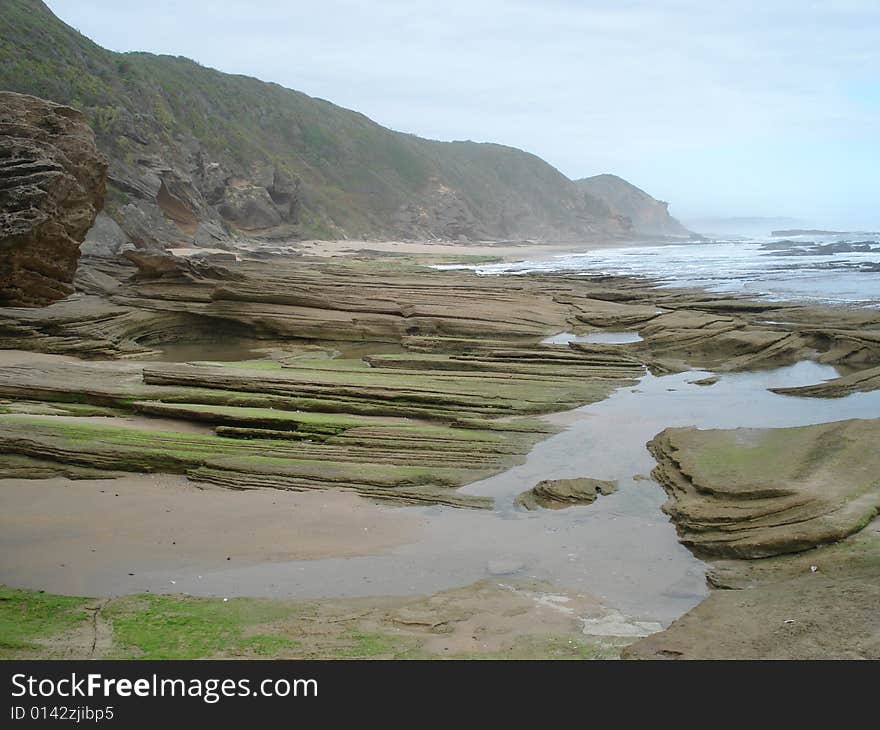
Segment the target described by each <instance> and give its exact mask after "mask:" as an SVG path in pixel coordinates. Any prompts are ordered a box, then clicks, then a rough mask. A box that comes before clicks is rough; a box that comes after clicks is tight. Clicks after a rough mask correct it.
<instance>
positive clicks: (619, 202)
mask: <svg viewBox="0 0 880 730" xmlns="http://www.w3.org/2000/svg"><path fill="white" fill-rule="evenodd" d="M575 184H576V185H577V186H578V188H579V189H580V190H581V191H583V192H584V193H585V194H587V195H590V196H592V197H593V198H596V199H598V200H600V201H601V202H602V203H604V204H605V205H606V206H607V207H608V211H609V213H610V214H612V215H619V216H622V217H624V218H626V219H628V220H629V221H630V222H631V224H632V227H633V230H634V232H635V233H637V234H641V235H648V236H651V235H653V236H657V235H660V236H691V235H693V234H692V233H691V231H689V230H688V229H687V228H685V227H684V226H683V225H682V224H681V223H679V222H678V221H677V220H676V219H675V218H673V217H672V216H671V215H670V214H669V203H666V202H665V201H662V200H657V199H656V198H653V197H651V196H650V195H648V193H646V192H645V191H644V190H642V189H641V188H637V187H636V186H635V185H633V184H632V183H629V182H627V181H626V180H624V179H623V178H621V177H618V176H617V175H610V174H603V175H594V176H593V177H586V178H584V179H582V180H577V181H576V183H575Z"/></svg>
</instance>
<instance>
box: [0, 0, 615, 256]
mask: <svg viewBox="0 0 880 730" xmlns="http://www.w3.org/2000/svg"><path fill="white" fill-rule="evenodd" d="M0 88H5V89H9V90H13V91H18V92H22V93H28V94H33V95H37V96H40V97H43V98H46V99H49V100H52V101H56V102H60V103H64V104H69V105H72V106H74V107H76V108H78V109H80V110H82V111H83V112H85V113H86V115H87V116H88V118H89V120H90V121H91V123H92V125H93V126H94V128H95V132H96V135H97V138H98V143H99V146H100V148H101V149H102V151H103V152H105V153H106V154H107V156H108V157H109V158H110V160H111V169H110V186H109V199H108V205H107V208H108V212H109V214H110V215H111V216H112V218H113V219H114V220H115V221H116V223H118V224H119V226H121V229H122V231H123V233H124V236H125V237H127V239H128V240H130V241H131V242H133V243H134V244H135V245H138V246H145V247H150V246H152V247H168V246H174V245H186V244H192V243H197V244H200V245H211V244H213V245H216V244H223V243H224V242H225V241H228V240H230V239H233V238H235V237H236V236H239V235H242V234H244V235H248V236H254V235H263V236H271V237H273V238H287V239H290V238H295V237H325V238H326V237H345V236H348V237H360V236H363V237H366V236H371V237H390V236H404V237H412V238H416V237H418V238H435V237H439V238H444V239H458V238H466V239H474V238H543V239H581V240H583V239H585V238H586V239H588V238H595V237H597V236H601V237H606V238H607V237H609V236H611V237H613V236H623V235H627V234H629V233H630V231H631V226H630V223H629V221H628V220H627V219H626V218H624V217H622V216H619V215H616V214H615V213H613V212H611V211H609V209H608V207H607V206H605V205H604V204H603V203H602V202H601V201H599V200H597V199H595V198H593V197H592V196H591V195H590V194H589V193H585V192H584V191H582V190H580V189H579V188H578V187H577V186H576V185H575V183H573V182H572V181H571V180H569V179H568V178H567V177H565V176H564V175H563V174H561V173H560V172H559V171H558V170H556V169H554V168H553V167H551V166H550V165H548V164H547V163H546V162H544V161H543V160H541V159H539V158H538V157H535V156H534V155H531V154H528V153H526V152H523V151H521V150H517V149H513V148H510V147H504V146H501V145H496V144H476V143H473V142H435V141H430V140H425V139H421V138H418V137H415V136H413V135H409V134H403V133H400V132H395V131H392V130H389V129H386V128H384V127H382V126H380V125H378V124H376V123H375V122H373V121H371V120H370V119H368V118H367V117H365V116H363V115H362V114H358V113H356V112H353V111H349V110H347V109H343V108H340V107H338V106H335V105H334V104H331V103H330V102H327V101H324V100H322V99H315V98H311V97H309V96H306V95H305V94H302V93H300V92H297V91H291V90H289V89H285V88H282V87H281V86H279V85H277V84H271V83H264V82H262V81H259V80H257V79H253V78H249V77H245V76H238V75H231V74H225V73H220V72H219V71H216V70H213V69H209V68H205V67H203V66H200V65H199V64H197V63H195V62H194V61H191V60H189V59H186V58H182V57H172V56H156V55H152V54H149V53H115V52H112V51H109V50H106V49H104V48H101V47H100V46H98V45H96V44H95V43H93V42H92V41H90V40H89V39H88V38H86V37H85V36H83V35H81V34H80V33H79V32H77V31H76V30H74V29H73V28H70V27H68V26H67V25H65V24H64V23H62V22H61V21H60V20H59V19H58V18H56V17H55V16H54V15H53V14H52V13H51V11H50V10H49V9H48V8H47V7H46V6H45V5H44V4H43V3H42V2H40V0H6V2H4V3H3V5H2V7H0Z"/></svg>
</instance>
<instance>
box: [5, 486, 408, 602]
mask: <svg viewBox="0 0 880 730" xmlns="http://www.w3.org/2000/svg"><path fill="white" fill-rule="evenodd" d="M0 494H2V501H3V510H2V513H0V554H2V568H0V572H2V578H0V582H3V583H7V584H10V585H16V586H20V587H30V588H39V589H43V590H49V591H54V592H59V593H67V594H74V595H119V594H122V593H133V592H140V591H145V590H152V591H161V592H166V593H174V592H180V591H182V590H185V589H184V588H183V586H177V585H176V583H172V582H171V581H172V580H174V576H175V575H177V574H178V573H179V572H180V571H181V569H184V570H192V571H196V573H195V575H194V579H195V580H199V579H198V578H197V577H196V576H197V575H198V574H199V573H198V571H205V572H207V571H211V570H218V569H221V568H230V569H241V568H242V566H255V565H266V564H267V563H272V562H281V561H291V560H318V561H319V560H323V559H328V558H337V559H338V558H344V557H350V556H355V555H363V554H368V553H369V554H376V553H381V552H382V551H385V550H389V549H391V548H394V547H397V546H399V545H401V544H404V543H406V542H411V541H413V540H416V539H418V538H419V535H420V533H421V531H422V521H421V520H420V519H419V517H418V516H416V515H411V514H405V513H404V512H402V511H399V510H394V509H391V508H388V507H381V506H378V505H375V504H373V503H371V502H368V501H367V500H364V499H363V498H361V497H359V496H357V495H355V494H352V493H349V492H342V491H339V490H329V491H325V490H321V491H315V492H283V491H278V490H271V489H258V490H248V491H232V490H227V489H221V488H214V487H206V486H205V485H197V484H195V483H193V482H190V481H188V480H187V479H186V477H183V476H177V475H169V474H162V475H141V474H138V475H130V476H125V477H122V478H117V479H95V480H77V481H72V480H69V479H65V478H55V479H45V480H28V479H3V480H0ZM227 558H229V559H228V560H227ZM132 574H133V575H132ZM205 585H206V586H208V585H209V581H206V583H205ZM192 592H193V593H195V592H197V591H192ZM208 592H209V593H210V592H212V591H211V590H209V591H208ZM233 592H234V593H246V591H233Z"/></svg>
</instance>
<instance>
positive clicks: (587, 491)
mask: <svg viewBox="0 0 880 730" xmlns="http://www.w3.org/2000/svg"><path fill="white" fill-rule="evenodd" d="M616 491H617V482H614V481H607V480H604V479H590V478H589V477H580V478H578V479H545V480H544V481H543V482H538V484H536V485H535V486H534V487H532V488H531V489H529V490H528V491H525V492H523V493H522V494H520V495H519V496H518V497H517V498H516V503H517V504H518V505H519V506H521V507H525V508H526V509H529V510H533V509H538V508H539V507H544V508H546V509H563V508H564V507H572V506H574V505H578V504H592V503H593V502H595V501H596V498H597V497H598V496H599V495H602V494H611V493H612V492H616Z"/></svg>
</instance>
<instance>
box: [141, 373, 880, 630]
mask: <svg viewBox="0 0 880 730" xmlns="http://www.w3.org/2000/svg"><path fill="white" fill-rule="evenodd" d="M706 375H708V373H706V372H703V371H690V372H686V373H680V374H676V375H668V376H663V377H654V376H651V375H646V376H645V377H644V378H643V379H642V380H641V381H640V382H639V383H638V385H636V386H635V387H628V388H623V389H620V390H618V391H617V392H616V393H615V394H613V395H612V396H611V397H609V398H607V399H606V400H604V401H602V402H601V403H596V404H593V405H589V406H584V407H583V408H579V409H576V410H575V411H570V412H568V413H565V414H558V415H556V416H552V417H550V420H554V421H556V422H558V423H560V424H567V428H566V430H565V431H563V432H561V433H559V434H557V435H555V436H552V437H551V438H549V439H547V440H545V441H543V442H541V443H539V444H538V445H537V446H536V447H535V448H534V449H533V450H532V451H531V453H530V454H529V456H528V457H527V460H526V462H525V463H524V464H522V465H521V466H517V467H514V468H513V469H510V470H508V471H506V472H504V473H502V474H499V475H497V476H494V477H491V478H489V479H484V480H482V481H479V482H476V483H474V484H471V485H469V486H467V487H465V488H464V491H466V492H468V493H473V494H484V495H490V496H492V497H494V498H495V499H496V501H497V508H496V510H494V511H491V512H489V511H471V510H463V509H453V508H448V507H406V508H401V509H402V510H405V511H406V512H409V513H412V514H415V515H418V516H420V517H422V518H424V520H425V523H426V525H425V528H424V532H423V537H422V539H420V540H419V541H417V542H415V543H412V544H408V545H403V546H401V547H398V548H395V549H393V550H391V551H389V552H387V553H384V554H381V555H370V556H363V557H354V558H332V559H326V560H312V561H292V562H283V563H263V564H260V565H253V566H249V567H240V568H232V567H231V568H230V569H225V570H219V571H211V572H206V571H203V572H202V574H201V577H200V578H199V577H198V576H196V575H195V572H196V571H193V570H179V571H176V572H175V573H173V574H169V572H168V571H162V572H161V574H160V573H159V572H158V571H157V572H156V573H155V574H150V573H144V572H142V573H140V574H139V576H138V577H139V584H138V585H139V587H140V589H144V588H147V587H152V588H153V590H160V591H161V590H167V586H168V579H169V578H173V579H174V580H175V581H176V590H178V591H185V592H191V593H194V594H199V595H222V596H227V595H265V596H276V597H288V596H290V597H303V598H306V597H334V596H355V595H382V594H398V595H399V594H410V593H429V592H434V591H438V590H442V589H445V588H450V587H454V586H461V585H466V584H468V583H471V582H473V581H475V580H479V579H482V578H486V577H489V576H492V575H496V576H497V575H509V574H516V575H519V576H527V577H535V578H538V579H542V580H547V581H550V582H551V583H553V584H555V585H558V586H560V587H563V588H566V589H569V590H574V591H581V592H584V593H589V594H591V595H594V596H596V597H598V598H600V599H602V601H603V603H605V604H606V605H607V606H609V607H611V608H614V609H617V610H619V611H621V612H623V613H624V614H626V615H627V616H631V617H634V618H638V619H643V620H650V621H660V622H663V623H668V622H670V621H672V620H673V619H675V618H677V617H678V616H680V615H681V614H682V613H684V612H685V611H687V610H688V609H690V608H691V607H692V606H694V605H696V604H697V603H698V602H699V601H700V600H701V599H702V598H703V597H704V596H705V595H706V593H707V589H706V587H705V581H704V571H705V566H704V565H703V563H702V562H701V561H699V560H697V559H696V558H695V557H694V556H693V555H692V554H691V553H690V552H689V551H688V550H687V549H686V548H684V547H683V546H682V545H680V544H679V542H678V540H677V539H676V535H675V530H674V528H673V526H672V524H671V523H670V522H669V520H668V518H667V517H666V515H664V514H663V513H662V511H661V509H660V508H661V505H662V504H663V502H664V501H665V494H664V492H663V490H662V489H661V488H660V486H659V485H657V484H656V483H655V482H653V481H651V480H645V479H636V478H635V477H636V476H638V475H647V474H649V473H650V471H651V469H652V468H653V466H654V460H653V459H652V458H651V456H650V454H649V453H648V451H647V450H646V448H645V443H646V442H647V441H648V440H650V439H651V438H652V437H653V436H654V435H655V434H656V433H658V432H659V431H661V430H663V429H664V428H666V427H667V426H691V425H693V426H698V427H701V428H734V427H738V426H747V427H779V426H795V425H806V424H810V423H820V422H827V421H834V420H840V419H845V418H876V417H878V416H880V392H874V393H857V394H853V395H850V396H847V397H846V398H840V399H827V400H823V399H808V398H793V397H790V396H781V395H776V394H773V393H770V392H768V391H767V390H766V388H768V387H775V386H782V385H785V386H796V385H807V384H811V383H816V382H819V381H821V380H823V379H827V378H831V377H834V376H835V370H834V368H831V367H828V366H820V365H816V364H814V363H800V364H798V365H794V366H791V367H786V368H781V369H778V370H772V371H767V372H759V373H741V374H731V375H724V376H722V377H721V379H720V381H719V382H718V383H717V384H715V385H713V386H711V387H708V388H707V387H704V386H698V385H693V384H690V383H688V382H687V381H689V380H694V379H695V378H699V377H705V376H706ZM578 476H590V477H595V478H598V479H616V480H618V482H619V487H620V488H619V491H617V492H616V493H614V494H611V495H609V496H606V497H600V498H599V499H598V500H597V501H596V502H595V503H593V504H592V505H589V506H584V507H572V508H568V509H565V510H558V511H556V510H539V511H535V512H525V511H520V510H518V509H516V508H515V507H514V506H513V499H514V497H515V496H516V495H517V494H518V493H519V492H521V491H524V490H525V489H528V488H530V487H532V486H534V485H535V484H536V483H537V482H538V481H540V480H542V479H558V478H567V477H578ZM145 581H146V583H145Z"/></svg>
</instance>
